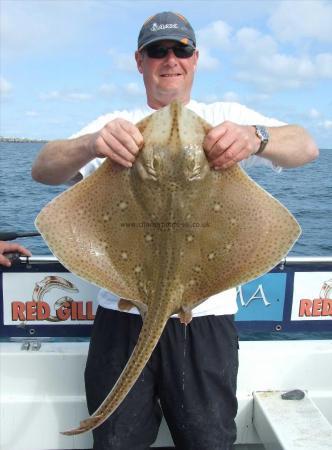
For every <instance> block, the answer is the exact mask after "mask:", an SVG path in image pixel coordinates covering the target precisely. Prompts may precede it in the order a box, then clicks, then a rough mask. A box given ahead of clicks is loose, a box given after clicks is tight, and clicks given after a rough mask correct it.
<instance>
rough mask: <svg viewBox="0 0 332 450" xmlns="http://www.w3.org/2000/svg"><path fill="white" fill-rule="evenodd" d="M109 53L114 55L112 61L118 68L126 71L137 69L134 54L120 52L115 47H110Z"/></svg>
mask: <svg viewBox="0 0 332 450" xmlns="http://www.w3.org/2000/svg"><path fill="white" fill-rule="evenodd" d="M108 54H109V55H110V56H111V57H112V62H113V64H114V67H115V68H116V69H119V70H122V71H125V72H136V71H137V66H136V61H135V57H134V54H132V53H123V52H119V51H117V50H116V49H114V48H111V49H109V50H108Z"/></svg>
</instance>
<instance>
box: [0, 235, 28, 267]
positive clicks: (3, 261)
mask: <svg viewBox="0 0 332 450" xmlns="http://www.w3.org/2000/svg"><path fill="white" fill-rule="evenodd" d="M13 252H19V253H21V254H22V255H25V256H31V253H30V252H29V250H27V249H26V248H25V247H23V246H22V245H19V244H16V243H15V242H14V243H11V242H4V241H0V265H2V266H5V267H10V266H11V262H10V261H9V259H8V258H6V257H5V256H4V253H13Z"/></svg>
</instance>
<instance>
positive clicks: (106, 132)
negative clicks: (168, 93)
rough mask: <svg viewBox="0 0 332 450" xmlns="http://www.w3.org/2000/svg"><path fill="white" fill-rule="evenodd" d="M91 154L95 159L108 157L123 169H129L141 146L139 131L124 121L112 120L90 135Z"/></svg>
mask: <svg viewBox="0 0 332 450" xmlns="http://www.w3.org/2000/svg"><path fill="white" fill-rule="evenodd" d="M90 145H91V148H92V152H93V154H94V156H95V157H99V158H104V157H108V158H110V159H111V160H112V161H114V162H116V163H118V164H120V165H121V166H124V167H131V166H132V165H133V162H134V161H135V158H136V156H137V154H138V152H139V150H140V149H141V148H142V146H143V136H142V134H141V133H140V131H139V129H138V128H137V127H136V126H135V125H134V124H132V123H131V122H128V121H127V120H125V119H114V120H112V121H111V122H108V123H107V124H106V125H105V126H104V128H102V129H101V130H100V131H98V132H97V133H94V134H93V135H92V141H91V144H90Z"/></svg>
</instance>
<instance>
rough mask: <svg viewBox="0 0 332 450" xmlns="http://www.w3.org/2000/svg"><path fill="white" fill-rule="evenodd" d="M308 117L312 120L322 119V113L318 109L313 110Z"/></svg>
mask: <svg viewBox="0 0 332 450" xmlns="http://www.w3.org/2000/svg"><path fill="white" fill-rule="evenodd" d="M308 116H309V118H310V119H317V118H318V117H320V112H319V111H317V109H316V108H311V109H310V111H309V112H308Z"/></svg>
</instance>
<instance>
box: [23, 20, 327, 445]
mask: <svg viewBox="0 0 332 450" xmlns="http://www.w3.org/2000/svg"><path fill="white" fill-rule="evenodd" d="M135 58H136V63H137V68H138V71H139V72H140V73H141V74H142V75H143V80H144V84H145V88H146V95H147V106H145V107H144V108H143V109H141V110H134V111H131V112H126V111H124V112H121V113H116V114H109V115H107V116H105V117H102V118H100V119H98V120H97V121H96V122H94V123H92V124H90V125H89V126H88V127H86V128H85V129H84V130H82V131H81V132H80V133H79V134H78V135H76V137H75V138H72V139H70V140H66V141H54V142H50V143H48V144H47V145H46V146H45V147H44V148H43V150H42V152H41V153H40V155H39V156H38V157H37V159H36V161H35V163H34V166H33V169H32V176H33V177H34V179H35V180H37V181H39V182H42V183H46V184H60V183H66V182H70V181H78V180H80V179H82V177H85V176H87V175H89V174H90V173H91V172H92V171H94V170H95V169H96V168H97V167H98V166H99V165H100V163H101V161H102V160H101V159H100V158H104V157H108V158H110V159H111V160H112V161H113V162H115V163H117V164H119V165H121V166H123V167H126V168H129V167H131V166H132V165H133V164H134V162H135V158H136V156H137V154H138V152H139V151H140V149H141V148H142V146H143V144H144V142H143V137H142V135H141V133H140V132H139V130H138V129H137V128H136V126H135V125H134V123H136V122H138V121H139V120H140V119H142V118H143V117H144V116H146V115H148V114H151V113H152V112H153V111H155V110H157V109H159V108H162V107H164V106H166V105H168V104H169V103H170V102H172V101H173V100H174V99H178V100H180V101H181V102H183V104H185V105H186V106H187V107H188V108H190V109H192V110H193V111H194V112H196V113H197V114H199V115H200V116H202V117H203V118H204V119H205V120H206V121H207V122H210V123H211V124H212V125H213V126H214V128H212V130H211V131H210V132H209V133H208V134H207V135H206V137H205V139H204V142H203V147H204V150H205V152H206V155H207V158H208V160H209V162H210V165H211V168H213V169H214V170H225V169H227V168H228V167H231V166H232V165H233V164H236V163H238V162H239V163H241V165H242V166H244V167H245V166H248V165H252V164H264V165H266V166H270V167H275V168H277V169H278V168H280V167H296V166H299V165H302V164H305V163H307V162H309V161H311V160H313V159H314V158H316V157H317V155H318V150H317V148H316V145H315V143H314V142H313V140H312V139H311V137H310V136H309V135H308V133H307V132H306V131H305V130H304V129H303V128H301V127H299V126H297V125H284V124H282V123H281V122H278V121H276V120H274V119H268V118H266V117H264V116H262V115H260V114H258V113H256V112H255V111H252V110H249V109H248V108H246V107H244V106H242V105H238V104H231V103H221V102H220V103H215V104H212V105H205V104H203V103H198V102H195V101H194V100H191V98H190V95H191V88H192V84H193V79H194V73H195V70H196V66H197V63H198V58H199V53H198V50H197V49H196V38H195V33H194V31H193V29H192V27H191V25H190V24H189V22H188V21H187V20H186V19H185V18H184V17H183V16H181V15H179V14H175V13H171V12H163V13H159V14H157V15H155V16H153V17H151V18H149V19H148V20H147V21H146V22H145V23H144V25H143V26H142V29H141V31H140V34H139V37H138V49H137V51H136V53H135ZM215 297H217V298H218V301H217V300H216V298H215ZM99 305H100V306H99V307H98V311H97V314H96V319H95V324H94V327H93V332H92V337H91V343H90V349H89V355H88V361H87V366H86V372H85V381H86V393H87V401H88V407H89V411H90V413H93V412H94V410H95V409H96V408H97V407H98V406H99V404H100V403H101V402H102V401H103V400H104V398H105V397H106V395H107V393H108V392H109V391H110V389H111V387H112V386H113V384H114V383H115V381H116V380H117V378H118V377H119V375H120V373H121V371H122V369H123V367H124V365H125V363H126V362H127V360H128V358H129V355H130V353H131V351H132V349H133V347H134V346H135V342H136V339H137V336H138V333H139V330H140V327H141V319H140V317H139V316H138V315H137V311H133V310H130V311H129V312H122V311H120V310H119V298H118V297H117V296H116V295H114V294H112V293H109V292H106V291H103V290H102V291H101V292H100V294H99ZM236 310H237V306H236V295H235V289H232V290H229V291H226V292H224V293H222V294H218V295H216V296H213V297H211V298H210V299H208V300H206V301H205V302H204V303H202V304H201V305H200V306H199V307H197V308H195V309H194V311H193V320H192V322H191V323H190V324H189V325H188V326H187V327H186V326H185V325H183V324H181V323H180V322H179V321H178V320H174V319H171V320H169V321H168V324H167V325H166V328H165V330H164V333H163V335H162V337H161V339H160V342H159V344H158V346H157V347H156V349H155V351H154V352H153V355H152V356H151V358H150V360H149V363H148V364H147V366H146V367H145V369H144V371H143V373H142V375H141V377H140V378H139V380H138V381H137V382H136V384H135V386H134V387H133V388H132V390H131V391H130V393H129V394H128V396H127V398H126V399H125V401H124V402H123V403H122V404H121V405H120V407H119V408H118V410H117V411H116V412H115V413H114V414H113V415H112V416H111V417H110V418H109V419H108V420H107V421H106V422H105V423H104V424H103V425H101V426H100V427H99V428H97V429H95V430H94V449H98V450H101V449H123V450H143V449H147V448H149V446H150V445H151V444H152V443H153V442H154V440H155V438H156V435H157V431H158V427H159V423H160V419H161V409H160V405H161V408H162V411H163V414H164V416H165V418H166V421H167V423H168V425H169V428H170V431H171V434H172V437H173V440H174V443H175V445H176V447H177V448H179V449H184V450H217V449H221V450H228V449H229V448H231V446H232V444H233V442H234V441H235V438H236V428H235V421H234V418H235V415H236V411H237V401H236V377H237V368H238V359H237V358H238V355H237V333H236V329H235V327H234V324H233V315H234V313H235V312H236ZM158 399H159V400H160V404H159V402H158V401H157V400H158Z"/></svg>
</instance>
